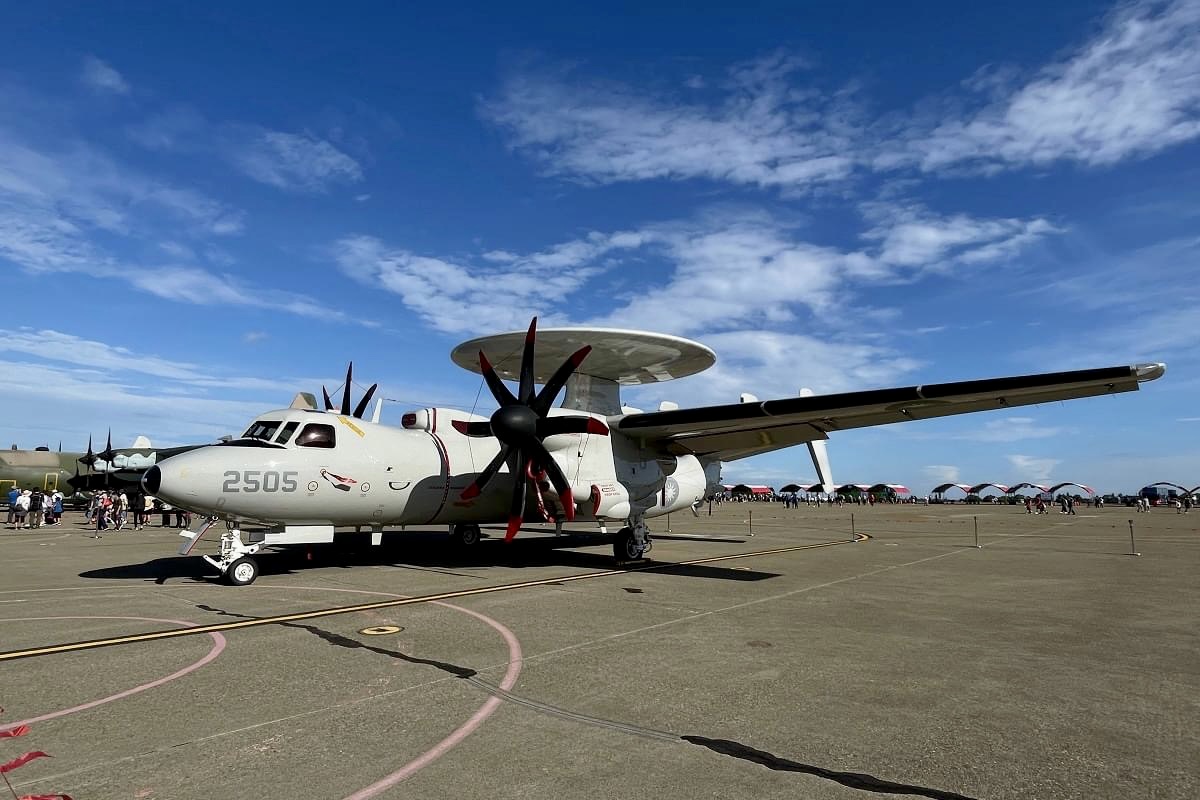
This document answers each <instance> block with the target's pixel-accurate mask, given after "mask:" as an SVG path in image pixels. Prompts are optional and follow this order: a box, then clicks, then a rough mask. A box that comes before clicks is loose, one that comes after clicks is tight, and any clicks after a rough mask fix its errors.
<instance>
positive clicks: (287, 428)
mask: <svg viewBox="0 0 1200 800" xmlns="http://www.w3.org/2000/svg"><path fill="white" fill-rule="evenodd" d="M298 427H300V423H299V422H297V421H296V420H292V421H291V422H289V423H288V424H287V425H284V426H283V430H281V431H280V432H279V438H278V439H276V440H275V444H287V443H288V442H289V441H291V439H292V434H293V433H295V432H296V428H298Z"/></svg>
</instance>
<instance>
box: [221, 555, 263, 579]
mask: <svg viewBox="0 0 1200 800" xmlns="http://www.w3.org/2000/svg"><path fill="white" fill-rule="evenodd" d="M224 577H225V580H226V582H228V583H229V584H230V585H232V586H249V585H250V584H252V583H254V579H255V578H257V577H258V562H257V561H255V560H254V559H253V558H250V556H242V557H241V558H239V559H238V560H237V561H234V562H233V563H232V564H230V565H229V569H227V570H226V571H225V575H224Z"/></svg>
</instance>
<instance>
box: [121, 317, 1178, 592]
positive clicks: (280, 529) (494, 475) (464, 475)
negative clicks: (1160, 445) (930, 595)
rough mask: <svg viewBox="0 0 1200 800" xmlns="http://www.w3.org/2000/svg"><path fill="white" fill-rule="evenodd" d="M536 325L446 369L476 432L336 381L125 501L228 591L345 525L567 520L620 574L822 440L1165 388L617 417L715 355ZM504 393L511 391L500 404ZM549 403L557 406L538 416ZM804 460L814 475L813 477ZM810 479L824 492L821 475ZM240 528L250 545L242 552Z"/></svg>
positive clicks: (1018, 392)
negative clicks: (335, 395) (279, 549)
mask: <svg viewBox="0 0 1200 800" xmlns="http://www.w3.org/2000/svg"><path fill="white" fill-rule="evenodd" d="M536 324H537V319H536V318H534V320H533V322H532V323H531V324H530V326H529V329H528V331H525V332H514V333H507V334H500V335H496V336H486V337H481V338H478V339H474V340H471V341H468V342H464V343H463V344H461V345H459V346H458V347H456V348H455V349H454V350H453V352H452V353H451V358H452V359H453V360H454V361H455V363H457V364H459V365H460V366H463V367H466V368H467V369H470V370H472V371H477V372H480V373H481V374H482V375H483V378H484V380H485V382H486V383H487V385H488V388H489V389H490V390H491V392H492V395H493V397H494V398H495V400H496V402H497V404H498V406H499V408H498V409H497V410H496V411H495V412H494V413H492V414H491V416H490V417H484V416H480V415H477V414H473V413H469V412H465V411H460V410H458V409H450V408H425V409H420V410H417V411H412V412H409V413H407V414H404V416H403V418H402V420H401V426H400V427H399V428H395V427H390V426H387V425H382V424H378V423H377V422H367V421H365V420H364V419H363V418H362V417H363V414H364V413H365V410H366V402H367V400H368V399H369V395H370V394H371V391H369V392H368V398H364V400H363V401H362V402H360V403H359V404H358V407H357V408H356V409H353V411H352V410H351V405H350V390H349V385H350V381H349V380H347V388H346V391H345V394H344V396H343V399H342V403H341V406H340V408H337V409H335V408H332V403H331V402H330V401H329V398H328V395H327V394H326V410H325V411H318V410H315V409H305V408H295V407H293V408H290V409H283V410H279V411H272V412H269V413H266V414H263V415H262V416H260V417H258V418H257V419H255V420H254V421H253V422H252V423H251V425H250V427H249V428H248V429H247V430H246V432H245V433H244V434H243V435H242V436H241V437H239V438H237V439H233V440H231V441H228V442H223V443H220V444H216V445H210V446H207V447H201V448H197V449H195V450H192V451H190V452H187V453H182V454H180V455H177V456H175V457H173V458H171V459H170V460H169V461H166V462H165V463H160V464H157V465H155V466H153V467H151V468H150V469H149V470H148V471H147V472H146V475H145V478H144V479H143V486H144V487H145V488H146V490H147V491H148V492H150V493H151V494H154V495H157V496H159V497H161V498H163V499H165V500H168V501H169V502H171V503H173V504H175V505H177V506H180V507H184V508H189V509H191V510H193V511H199V512H202V513H204V514H208V515H212V516H213V517H214V518H220V519H224V520H226V521H228V522H229V530H227V531H226V532H225V533H224V535H223V536H222V538H221V544H220V552H219V556H218V557H217V558H211V557H208V556H206V557H205V558H206V559H208V561H209V562H210V563H211V564H213V565H214V566H215V567H216V568H217V569H219V570H220V571H221V573H222V574H223V575H224V576H225V577H226V578H227V579H228V580H230V581H231V582H233V583H235V584H245V583H250V582H251V581H253V580H254V579H255V577H257V574H258V565H257V564H256V563H255V561H254V559H253V558H252V556H253V555H254V554H255V553H256V552H257V551H258V550H259V549H260V548H261V547H262V546H265V545H287V544H308V543H317V542H331V541H333V540H334V537H335V535H336V529H337V528H339V527H347V526H354V527H363V528H370V529H371V531H372V542H373V543H375V544H378V543H379V542H380V541H381V540H382V532H383V530H384V528H385V527H393V526H405V525H435V524H444V525H448V526H449V528H450V532H451V535H452V537H454V538H455V539H456V540H458V541H460V542H463V543H473V542H475V541H478V539H479V537H480V526H481V525H485V524H494V523H503V524H505V525H506V534H505V538H506V539H509V540H511V539H512V538H513V537H514V536H515V535H516V534H517V532H518V531H519V530H520V528H521V527H522V525H523V524H525V523H527V522H545V521H551V520H556V519H558V520H565V521H570V520H575V519H580V520H587V521H591V522H594V523H595V524H597V525H598V526H600V528H601V530H605V526H606V525H608V524H609V523H616V524H619V525H621V528H620V530H619V532H618V533H617V534H616V536H615V540H614V552H615V555H616V556H617V558H618V560H630V559H636V558H639V557H641V556H642V555H643V554H644V553H645V552H646V551H647V550H648V549H649V548H650V544H651V542H650V536H649V529H648V528H647V525H646V519H647V518H649V517H654V516H657V515H660V514H666V513H669V512H671V511H678V510H682V509H685V508H688V507H689V506H691V505H692V504H693V503H695V502H696V501H698V500H700V499H701V498H703V497H705V496H707V495H708V494H709V493H710V492H712V491H714V490H715V489H716V487H718V486H719V485H720V483H721V462H723V461H730V460H734V459H740V458H746V457H748V456H753V455H758V454H760V453H766V452H769V451H772V450H777V449H780V448H784V447H790V446H792V445H797V444H806V443H817V442H821V441H823V440H825V439H826V438H828V435H829V434H830V433H831V432H833V431H838V430H845V429H850V428H862V427H869V426H873V425H884V424H888V423H893V422H907V421H911V420H918V419H928V418H934V417H941V416H948V415H952V414H963V413H970V412H975V411H986V410H989V409H1001V408H1013V407H1016V406H1022V405H1028V404H1032V403H1044V402H1048V401H1052V400H1065V399H1070V398H1081V397H1093V396H1098V395H1107V394H1114V393H1118V392H1128V391H1135V390H1137V389H1138V385H1139V384H1140V383H1142V382H1144V381H1149V380H1153V379H1155V378H1158V377H1160V376H1161V375H1162V374H1163V372H1164V371H1165V366H1164V365H1162V364H1141V365H1137V366H1121V367H1108V368H1103V369H1088V370H1078V371H1073V372H1057V373H1048V374H1041V375H1021V376H1015V377H1006V378H993V379H989V380H974V381H963V382H958V383H944V384H933V385H923V386H908V387H900V388H894V389H876V390H870V391H861V392H847V393H842V394H832V395H818V396H813V395H811V394H809V393H803V396H800V397H792V398H785V399H780V400H766V401H759V400H757V398H752V397H749V396H743V401H744V402H741V403H736V404H731V405H721V406H708V407H702V408H679V407H678V406H677V405H675V404H673V403H664V404H662V405H661V406H660V407H659V410H657V411H651V412H642V411H638V410H637V409H630V408H628V407H624V406H623V405H622V403H621V397H620V387H621V386H629V385H635V384H645V383H653V382H659V381H666V380H671V379H673V378H681V377H684V376H687V375H692V374H695V373H698V372H701V371H703V370H704V369H707V368H708V367H710V366H712V364H713V363H715V361H716V356H715V354H714V353H713V352H712V351H711V350H710V349H708V348H707V347H705V346H703V345H701V344H699V343H697V342H693V341H689V340H687V339H681V338H678V337H675V336H666V335H663V334H655V333H646V332H642V331H627V330H612V329H601V328H591V329H589V328H579V329H574V328H559V329H551V330H546V331H542V333H541V334H540V336H539V335H537V333H536ZM535 339H536V347H535ZM489 353H490V354H491V355H490V356H489V355H488V354H489ZM518 353H519V354H520V355H519V356H518ZM505 380H510V381H515V382H517V384H518V388H517V391H516V392H515V393H514V392H513V391H511V390H510V389H509V387H508V386H507V385H505V383H504V381H505ZM538 384H541V385H542V389H541V390H540V391H536V385H538ZM564 388H565V390H566V394H565V397H564V400H563V402H562V404H561V406H559V407H558V408H554V407H552V406H553V404H554V401H555V400H556V398H557V397H558V395H559V393H560V392H562V391H563V389H564ZM373 389H374V387H372V390H373ZM293 405H295V404H293ZM814 449H815V450H816V452H814V453H813V456H814V462H817V461H823V460H824V459H823V455H824V454H823V453H821V452H820V449H819V448H814ZM818 470H819V472H820V473H821V474H820V477H821V479H822V481H824V480H828V466H827V462H826V463H825V465H824V466H823V468H821V467H818ZM242 523H252V524H257V525H260V526H264V527H265V529H259V530H250V531H248V533H249V534H250V540H249V542H248V543H247V542H243V540H242V536H241V524H242ZM210 524H211V523H210ZM206 529H207V525H206V526H205V527H204V528H201V529H199V530H198V531H196V532H188V533H187V534H185V536H186V537H187V539H188V540H187V542H185V543H184V545H183V546H182V547H181V549H180V552H181V553H189V552H191V549H192V548H193V547H194V546H195V544H196V542H197V541H198V540H199V537H200V536H201V535H202V534H203V532H204V531H205V530H206Z"/></svg>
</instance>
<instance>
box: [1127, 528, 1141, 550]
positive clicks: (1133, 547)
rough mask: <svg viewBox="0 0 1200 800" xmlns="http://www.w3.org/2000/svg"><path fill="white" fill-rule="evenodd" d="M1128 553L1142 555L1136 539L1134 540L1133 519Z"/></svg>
mask: <svg viewBox="0 0 1200 800" xmlns="http://www.w3.org/2000/svg"><path fill="white" fill-rule="evenodd" d="M1127 555H1131V556H1140V555H1141V553H1139V552H1138V551H1137V545H1135V544H1134V541H1133V520H1129V553H1128V554H1127Z"/></svg>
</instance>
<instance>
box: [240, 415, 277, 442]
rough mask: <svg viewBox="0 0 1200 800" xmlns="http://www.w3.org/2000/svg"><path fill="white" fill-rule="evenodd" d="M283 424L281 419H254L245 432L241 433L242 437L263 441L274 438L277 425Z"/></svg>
mask: <svg viewBox="0 0 1200 800" xmlns="http://www.w3.org/2000/svg"><path fill="white" fill-rule="evenodd" d="M282 424H283V420H281V419H260V420H255V421H254V422H253V423H252V424H251V425H250V427H249V428H247V429H246V432H245V433H243V434H242V438H243V439H262V440H263V441H267V442H269V441H271V440H272V439H274V438H275V433H276V432H277V431H278V430H279V426H280V425H282Z"/></svg>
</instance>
